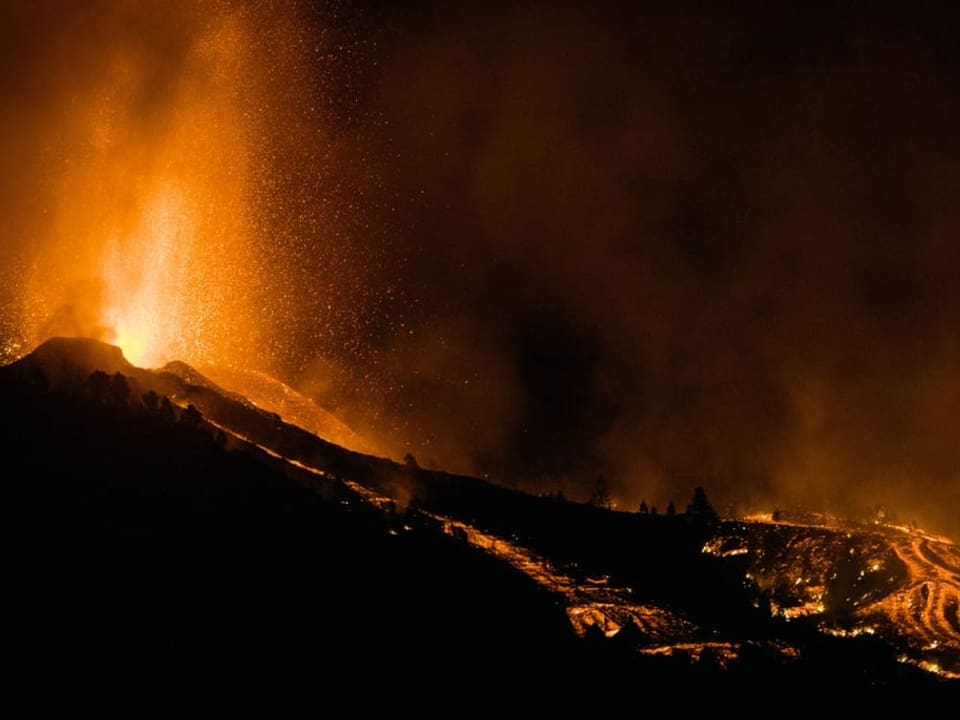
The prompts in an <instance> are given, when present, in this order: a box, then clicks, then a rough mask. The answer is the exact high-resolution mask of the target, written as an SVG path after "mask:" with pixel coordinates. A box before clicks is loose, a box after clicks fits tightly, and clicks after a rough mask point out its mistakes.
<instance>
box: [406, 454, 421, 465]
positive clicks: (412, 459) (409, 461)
mask: <svg viewBox="0 0 960 720" xmlns="http://www.w3.org/2000/svg"><path fill="white" fill-rule="evenodd" d="M403 464H404V465H406V466H407V467H408V468H419V467H420V463H418V462H417V459H416V458H415V457H414V456H413V453H407V454H406V455H404V456H403Z"/></svg>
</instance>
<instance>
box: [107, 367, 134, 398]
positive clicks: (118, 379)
mask: <svg viewBox="0 0 960 720" xmlns="http://www.w3.org/2000/svg"><path fill="white" fill-rule="evenodd" d="M110 394H111V396H112V399H113V401H114V402H115V403H117V404H118V405H126V404H128V403H129V402H130V383H129V382H128V381H127V378H126V376H125V375H121V374H120V373H114V374H113V377H112V378H111V379H110Z"/></svg>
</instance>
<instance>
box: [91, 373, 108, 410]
mask: <svg viewBox="0 0 960 720" xmlns="http://www.w3.org/2000/svg"><path fill="white" fill-rule="evenodd" d="M85 389H86V391H87V392H88V393H89V394H90V397H92V398H93V399H94V400H96V401H97V402H99V403H105V402H107V401H108V400H109V399H110V376H109V375H107V374H106V373H105V372H103V370H95V371H94V372H92V373H90V375H89V376H88V377H87V380H86V383H85Z"/></svg>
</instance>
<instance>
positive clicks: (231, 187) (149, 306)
mask: <svg viewBox="0 0 960 720" xmlns="http://www.w3.org/2000/svg"><path fill="white" fill-rule="evenodd" d="M191 27H192V26H191ZM200 27H202V28H203V30H202V31H198V30H197V29H196V28H192V30H191V33H185V36H186V37H188V38H190V43H189V46H188V47H186V48H185V50H184V53H183V56H182V58H180V60H179V66H178V67H177V68H175V70H171V69H169V68H167V67H166V66H158V63H157V61H156V58H152V57H150V56H149V54H148V53H147V52H146V50H143V49H142V48H140V47H138V46H137V45H136V44H134V43H130V42H128V43H126V44H124V43H122V42H121V43H118V44H117V46H116V47H115V48H113V49H112V50H111V52H110V53H109V57H108V59H107V60H106V61H105V67H104V68H103V70H102V72H101V73H99V74H98V75H97V77H98V78H99V81H98V82H99V84H98V85H97V86H95V87H90V88H85V89H84V92H83V93H82V94H78V96H76V97H74V98H71V100H70V102H71V112H70V114H69V117H68V118H67V119H66V120H65V128H64V135H65V136H67V137H69V138H70V142H71V144H70V146H69V147H66V148H64V149H63V150H62V152H63V155H64V157H63V163H62V166H61V167H59V168H58V170H59V173H58V176H57V178H56V183H57V185H58V188H57V198H58V204H57V207H55V208H52V210H53V213H54V217H55V220H54V222H53V224H52V227H51V228H50V233H51V235H52V237H50V238H47V239H46V241H45V242H44V243H42V247H43V250H42V256H40V257H36V258H35V260H34V262H33V263H32V268H31V270H32V271H31V272H30V273H28V276H27V277H26V278H24V285H25V295H26V297H27V302H26V303H25V305H26V306H27V307H28V308H30V312H28V313H27V316H26V317H25V318H24V320H25V322H24V324H25V326H26V331H27V336H28V337H31V338H32V340H33V342H35V343H39V342H42V341H43V340H44V339H46V338H47V337H50V336H53V335H85V336H92V337H96V338H98V339H101V340H105V341H108V342H112V343H115V344H117V345H119V346H120V347H121V349H122V350H123V352H124V354H125V355H126V357H127V359H128V360H130V361H131V362H133V363H134V364H137V365H140V366H144V367H156V366H159V365H162V364H164V363H165V362H168V361H170V360H173V359H178V360H184V361H187V362H199V361H204V360H206V361H216V362H228V361H231V360H240V359H241V358H243V357H244V356H249V353H250V352H251V349H252V348H254V347H255V343H256V341H257V334H258V327H257V323H256V322H254V318H255V314H254V313H252V312H251V306H252V292H251V288H254V287H256V284H255V283H254V282H253V281H252V280H253V278H254V273H255V269H256V268H255V264H254V262H253V260H252V258H251V256H250V252H249V248H250V246H251V237H250V235H251V233H250V230H249V225H250V223H249V220H250V216H251V211H250V209H249V207H248V205H249V199H248V198H249V193H248V185H249V184H250V180H249V172H248V165H249V157H250V155H251V152H250V146H251V130H252V128H251V122H250V121H249V120H248V119H247V117H245V115H244V104H245V103H250V102H255V98H254V97H251V94H252V93H253V90H251V88H252V87H253V85H252V84H251V82H250V81H249V79H248V78H249V77H250V75H251V72H252V69H251V68H252V67H253V65H252V63H253V58H251V57H248V54H251V53H250V51H248V50H247V49H246V45H245V43H244V37H245V36H244V27H243V25H242V23H241V22H240V20H239V19H238V18H237V17H236V16H234V15H231V14H225V15H222V16H219V17H215V18H213V19H212V21H211V22H209V23H207V24H204V25H201V26H200ZM178 39H179V40H182V38H178Z"/></svg>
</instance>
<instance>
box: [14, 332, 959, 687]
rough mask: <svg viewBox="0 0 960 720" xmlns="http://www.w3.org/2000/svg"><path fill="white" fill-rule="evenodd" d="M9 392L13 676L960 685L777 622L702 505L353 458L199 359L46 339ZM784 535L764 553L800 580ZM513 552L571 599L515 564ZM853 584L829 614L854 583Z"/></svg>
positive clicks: (844, 588) (887, 650)
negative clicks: (582, 493)
mask: <svg viewBox="0 0 960 720" xmlns="http://www.w3.org/2000/svg"><path fill="white" fill-rule="evenodd" d="M0 391H2V397H3V408H2V413H0V414H2V417H3V421H2V426H0V437H2V446H0V447H2V451H3V453H4V457H5V458H7V459H8V470H7V471H6V472H5V473H4V479H3V481H2V482H0V494H2V496H0V507H2V513H3V517H2V528H3V547H4V557H5V559H6V563H5V583H4V584H5V586H6V591H5V595H6V598H7V603H6V604H7V607H8V609H7V611H6V612H5V614H4V618H5V620H4V627H3V632H4V636H5V637H6V638H8V641H7V643H6V646H7V647H6V652H7V653H8V655H9V657H10V658H13V659H16V661H17V663H18V665H19V666H21V667H26V668H29V667H37V668H40V667H44V665H45V663H47V662H48V659H49V658H50V657H51V656H55V657H56V658H58V662H63V663H67V664H72V665H74V666H76V667H86V668H89V667H90V666H91V665H93V666H98V667H99V666H102V667H104V668H106V669H108V670H111V671H115V670H116V669H117V668H119V667H125V666H130V665H131V664H133V665H137V664H143V665H145V666H146V665H149V666H151V667H156V666H160V667H163V666H169V665H177V666H179V667H183V666H188V667H191V668H194V669H196V670H197V671H201V670H202V669H203V668H216V669H217V671H218V672H220V671H226V670H227V669H230V670H232V671H233V672H235V673H238V674H240V675H242V676H244V677H247V676H249V675H250V674H251V673H252V674H254V675H256V674H258V673H262V674H263V675H267V674H270V675H281V676H284V675H287V676H291V677H293V676H296V677H301V676H303V674H305V673H306V674H310V673H321V672H327V673H329V672H330V668H331V667H333V668H337V669H338V670H337V671H338V672H342V673H349V674H355V673H358V672H359V673H362V674H363V675H364V676H365V677H370V678H371V680H374V679H376V678H381V679H385V678H392V679H396V678H398V677H414V676H416V677H418V678H429V677H430V676H431V675H432V674H443V673H450V672H452V671H455V673H456V675H457V677H458V678H459V679H458V682H459V683H461V684H466V685H470V686H472V687H476V688H486V689H487V691H488V692H494V691H497V689H498V688H499V689H500V690H502V689H503V688H504V687H505V686H504V683H506V684H507V685H513V684H518V685H521V686H523V687H526V688H527V689H530V684H529V682H528V680H524V678H529V675H530V673H535V674H536V676H537V677H549V678H551V679H552V681H553V682H557V681H560V682H564V683H567V684H566V685H565V686H564V687H565V690H564V691H565V692H566V693H568V694H570V695H576V696H582V697H584V698H587V697H591V696H592V695H593V694H594V693H595V690H593V689H592V688H595V687H596V683H603V682H609V681H611V679H612V678H629V682H631V683H634V684H636V685H637V686H638V687H644V688H647V689H648V690H650V691H653V690H655V689H656V688H658V686H659V685H660V684H661V683H671V684H681V685H683V684H688V685H691V686H696V687H702V688H714V689H717V690H720V689H723V690H725V691H746V689H748V688H752V687H755V685H756V683H758V682H763V683H765V684H766V686H768V687H771V688H780V689H782V690H784V691H786V690H791V691H794V690H796V689H798V688H804V687H816V688H818V689H819V690H821V691H823V692H825V693H826V692H832V693H838V692H848V691H849V692H863V691H866V690H870V691H877V690H891V691H896V692H900V691H903V690H912V691H922V692H926V693H930V692H934V691H941V692H944V693H948V692H949V693H954V692H955V691H956V684H955V683H951V682H943V681H941V680H940V679H939V678H938V677H935V676H932V675H930V674H929V673H925V672H922V671H920V670H918V669H917V668H916V667H915V666H913V665H910V664H904V663H902V662H898V654H899V653H900V651H901V650H902V648H901V647H899V646H898V645H897V644H896V643H892V642H891V641H890V640H889V639H885V638H881V637H875V636H862V637H834V636H830V635H825V634H824V633H822V632H819V631H818V629H817V627H816V625H815V624H813V623H811V622H805V621H803V619H798V620H796V621H795V622H785V621H784V620H783V619H782V618H778V617H777V616H775V614H773V613H772V612H771V606H770V598H771V597H776V598H778V600H779V601H781V602H784V597H786V595H785V593H786V590H783V591H780V590H778V591H776V592H775V593H774V594H772V595H770V594H767V595H765V594H763V593H760V592H758V587H757V586H756V584H751V583H749V582H746V581H745V578H746V577H749V576H750V574H751V572H752V571H754V570H753V567H754V566H753V565H751V563H752V562H753V563H755V562H756V557H757V556H758V553H757V552H754V550H750V551H749V552H748V550H747V549H744V550H743V552H740V551H739V550H738V551H736V552H732V553H726V554H724V553H723V552H718V553H709V552H704V548H705V546H708V545H709V543H710V542H712V541H713V540H712V539H713V538H715V537H716V536H717V532H718V527H719V525H720V524H721V522H722V521H721V520H720V519H719V518H717V516H716V515H715V514H714V513H713V512H712V508H709V503H708V502H707V501H706V496H705V494H703V489H699V490H698V495H697V496H696V497H695V499H694V503H692V505H693V507H692V509H688V512H687V513H680V514H677V515H676V516H673V515H658V516H652V515H641V514H639V513H622V512H614V511H611V510H609V509H606V508H603V507H598V506H596V505H591V504H581V503H571V502H567V501H565V500H563V499H562V498H557V497H551V496H545V497H540V496H532V495H527V494H524V493H521V492H517V491H514V490H509V489H506V488H503V487H499V486H497V485H494V484H492V483H488V482H486V481H483V480H480V479H477V478H471V477H465V476H459V475H453V474H448V473H443V472H437V471H431V470H425V469H422V468H420V467H418V466H417V465H416V464H415V463H396V462H393V461H391V460H389V459H386V458H380V457H375V456H370V455H364V454H361V453H357V452H353V451H349V450H346V449H345V448H342V447H340V446H337V445H335V444H333V443H329V442H327V441H325V440H323V439H322V438H319V437H317V436H315V435H313V434H311V433H309V432H307V431H305V430H303V429H301V428H298V427H296V426H293V425H289V424H287V423H286V422H284V421H283V419H282V418H280V417H279V416H277V415H275V414H273V413H270V412H268V411H264V410H262V409H260V408H258V407H256V406H255V405H253V404H252V403H250V402H249V401H246V400H245V399H244V398H243V397H241V396H238V395H235V394H232V393H230V392H228V391H225V390H223V389H221V388H219V387H218V386H216V384H214V383H212V382H209V381H207V380H206V379H205V378H203V377H202V376H200V375H199V374H196V371H194V370H193V369H192V368H189V367H188V366H184V365H182V364H175V365H172V366H169V367H168V368H166V369H162V370H159V371H148V370H143V369H140V368H136V367H134V366H132V365H130V364H129V363H127V362H126V361H125V360H124V358H123V356H122V353H121V352H120V351H119V349H117V348H115V347H112V346H109V345H105V344H103V343H99V342H96V341H93V340H83V339H65V338H56V339H53V340H51V341H48V342H47V343H45V344H43V345H42V346H40V347H39V348H37V350H36V351H35V352H33V353H31V354H30V355H28V356H26V357H25V358H23V359H21V360H19V361H17V362H16V363H13V364H11V365H8V366H6V367H3V368H0ZM708 510H709V511H708ZM739 532H741V533H746V532H747V531H746V530H745V529H743V528H741V529H740V530H739ZM789 532H790V531H789V528H785V527H784V528H781V527H779V526H771V527H770V529H769V530H768V531H766V533H767V534H765V535H763V536H762V543H763V547H765V548H770V549H771V550H770V552H771V553H775V552H779V553H780V555H779V556H777V557H781V556H782V557H783V558H786V559H783V560H782V562H783V563H784V564H786V563H788V562H790V559H789V558H788V552H787V549H786V547H787V545H788V544H789V543H790V542H792V541H793V538H794V536H793V535H789V534H788V533H789ZM824 532H826V531H824ZM751 533H752V534H750V535H749V538H757V537H761V536H760V535H759V534H757V533H753V532H752V531H751ZM778 533H779V534H778ZM744 537H747V536H746V535H744ZM477 538H480V540H477ZM484 538H503V539H504V543H506V545H505V547H506V548H507V550H506V551H503V552H501V553H500V555H498V554H497V553H496V552H493V550H492V549H491V551H489V552H488V551H487V550H485V549H484V542H485V541H484ZM832 538H833V536H830V537H829V538H827V539H825V540H824V541H823V543H827V542H834V540H833V539H832ZM486 542H488V545H489V544H490V543H491V542H492V541H486ZM778 543H779V545H778ZM824 546H826V545H824ZM514 547H516V548H522V549H523V550H524V552H526V553H528V554H529V557H531V558H540V559H542V560H543V561H544V567H545V568H549V572H554V573H555V574H556V577H559V578H562V579H563V580H562V582H568V581H569V587H567V586H562V587H561V586H560V585H557V582H558V581H556V580H551V581H550V582H546V581H545V582H538V581H536V580H535V575H536V573H535V571H530V572H526V573H525V572H522V571H521V570H520V569H518V567H519V566H520V565H519V564H518V563H513V564H511V562H509V561H508V560H509V557H508V558H507V561H505V559H504V557H507V556H506V555H504V552H508V551H510V548H514ZM777 547H780V550H779V551H777V550H776V548H777ZM857 547H858V548H859V547H860V546H857ZM835 549H836V548H833V550H835ZM847 549H848V548H847V546H845V547H844V550H845V551H846V550H847ZM864 552H865V551H864ZM876 552H880V550H877V551H876ZM524 557H527V556H524ZM789 557H792V556H789ZM889 566H890V567H891V568H893V567H894V564H893V561H890V564H889ZM830 567H833V565H831V566H830ZM784 572H786V571H784ZM823 572H830V570H829V568H828V569H826V570H823ZM898 572H899V575H897V577H896V578H894V577H891V580H890V583H891V584H892V583H894V582H895V581H896V582H900V579H902V576H903V575H904V573H905V570H903V569H901V570H900V571H898ZM894 574H895V575H896V573H894ZM845 577H846V576H844V577H841V579H840V580H837V581H834V583H833V585H832V586H830V587H828V591H829V593H832V594H829V593H828V595H829V596H828V598H827V600H828V601H831V599H832V598H834V599H835V598H841V596H843V597H844V598H845V597H846V596H847V595H849V592H848V591H849V588H851V587H858V588H859V587H862V585H863V584H862V582H861V581H860V580H859V579H858V578H856V577H851V578H850V579H849V585H840V584H839V583H840V582H841V581H844V578H845ZM551 582H552V583H554V584H553V585H551V584H550V583H551ZM857 583H860V584H859V585H857ZM594 586H596V592H597V593H600V594H598V595H596V597H598V598H599V597H607V596H611V597H613V596H614V594H615V593H620V594H619V595H616V597H618V598H626V600H624V601H623V607H624V608H625V610H623V613H626V614H623V613H621V614H620V615H616V613H614V614H610V613H609V612H608V613H607V614H606V615H604V614H603V612H600V613H599V614H597V615H596V618H601V617H602V619H603V622H609V621H610V618H614V619H615V620H617V627H616V628H614V630H616V631H611V630H610V627H611V626H609V625H606V626H605V625H603V624H602V622H601V621H600V620H596V619H595V618H594V615H591V614H590V613H592V612H594V609H595V608H594V605H596V606H597V607H601V608H602V606H603V603H593V602H592V600H591V598H593V597H595V596H594V595H592V594H591V593H592V592H593V587H594ZM891 586H892V585H891ZM558 588H559V589H558ZM565 588H566V589H565ZM866 591H870V592H874V593H875V594H877V596H878V597H880V596H881V594H882V593H883V592H887V591H888V589H887V588H886V587H885V586H879V585H878V586H877V587H876V588H873V589H871V588H866ZM565 593H566V594H565ZM602 593H607V595H602ZM570 598H575V600H571V599H570ZM577 598H579V599H577ZM582 598H587V600H585V601H582V602H581V600H582ZM578 602H580V603H581V604H580V605H577V603H578ZM800 602H801V600H800V599H797V603H798V604H799V603H800ZM832 602H833V604H832V605H831V606H830V608H829V610H830V611H834V612H836V613H837V614H838V617H839V615H840V614H842V613H843V612H844V610H845V609H846V610H847V611H850V612H852V610H853V608H852V606H850V607H846V606H845V605H844V601H843V600H842V599H838V600H835V601H832ZM580 610H583V611H584V613H585V614H583V615H580V614H578V612H579V611H580ZM614 610H616V608H614ZM575 611H576V612H575ZM605 612H606V611H605ZM617 612H619V611H617ZM630 613H632V615H630ZM643 613H648V614H649V616H650V618H651V619H650V620H649V622H647V621H646V620H645V619H644V618H645V617H646V616H644V615H643ZM848 614H849V613H848ZM578 618H585V619H584V620H582V623H581V624H580V625H577V624H576V622H571V620H577V619H578ZM618 618H619V619H618ZM624 618H627V619H625V620H624ZM588 621H589V622H588ZM654 640H656V642H654ZM661 645H662V646H663V647H667V646H669V647H671V648H673V650H671V651H670V652H669V653H667V652H664V653H660V652H659V650H657V648H658V647H660V646H661ZM638 648H639V649H640V650H645V652H640V651H638ZM684 648H688V649H684ZM731 648H733V649H735V652H734V651H732V650H730V649H731ZM491 673H493V674H491Z"/></svg>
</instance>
